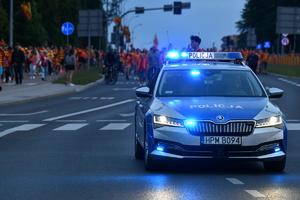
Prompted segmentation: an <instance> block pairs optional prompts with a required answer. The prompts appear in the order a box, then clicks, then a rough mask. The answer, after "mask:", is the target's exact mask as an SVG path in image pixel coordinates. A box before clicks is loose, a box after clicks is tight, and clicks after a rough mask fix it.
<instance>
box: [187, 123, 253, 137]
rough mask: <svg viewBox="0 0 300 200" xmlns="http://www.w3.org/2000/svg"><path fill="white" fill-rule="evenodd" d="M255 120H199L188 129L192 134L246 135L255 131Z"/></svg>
mask: <svg viewBox="0 0 300 200" xmlns="http://www.w3.org/2000/svg"><path fill="white" fill-rule="evenodd" d="M254 126H255V122H254V121H242V122H241V121H239V122H228V123H225V124H224V123H214V122H207V121H198V122H197V123H196V125H194V126H187V127H186V129H187V131H188V132H189V133H190V134H192V135H197V136H200V135H201V136H203V135H214V136H218V135H222V136H246V135H250V134H251V133H252V132H253V129H254Z"/></svg>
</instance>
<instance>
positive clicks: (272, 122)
mask: <svg viewBox="0 0 300 200" xmlns="http://www.w3.org/2000/svg"><path fill="white" fill-rule="evenodd" d="M281 124H282V117H281V115H278V116H273V117H269V118H265V119H260V120H257V121H256V127H257V128H262V127H268V126H277V125H281Z"/></svg>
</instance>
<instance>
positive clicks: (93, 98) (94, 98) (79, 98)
mask: <svg viewBox="0 0 300 200" xmlns="http://www.w3.org/2000/svg"><path fill="white" fill-rule="evenodd" d="M114 98H115V97H100V98H99V97H71V98H69V99H73V100H81V99H83V100H88V99H92V100H96V99H101V100H103V99H114Z"/></svg>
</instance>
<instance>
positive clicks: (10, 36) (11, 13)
mask: <svg viewBox="0 0 300 200" xmlns="http://www.w3.org/2000/svg"><path fill="white" fill-rule="evenodd" d="M13 6H14V0H10V20H9V26H10V27H9V46H10V47H13V20H14V19H13V12H14V11H13Z"/></svg>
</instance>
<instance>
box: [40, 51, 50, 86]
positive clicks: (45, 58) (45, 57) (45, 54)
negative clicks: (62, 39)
mask: <svg viewBox="0 0 300 200" xmlns="http://www.w3.org/2000/svg"><path fill="white" fill-rule="evenodd" d="M48 65H49V56H48V51H47V50H44V51H43V53H42V55H41V58H40V66H41V68H42V81H47V76H48V69H49V68H48Z"/></svg>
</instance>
